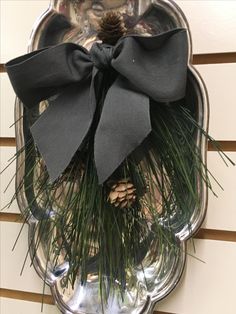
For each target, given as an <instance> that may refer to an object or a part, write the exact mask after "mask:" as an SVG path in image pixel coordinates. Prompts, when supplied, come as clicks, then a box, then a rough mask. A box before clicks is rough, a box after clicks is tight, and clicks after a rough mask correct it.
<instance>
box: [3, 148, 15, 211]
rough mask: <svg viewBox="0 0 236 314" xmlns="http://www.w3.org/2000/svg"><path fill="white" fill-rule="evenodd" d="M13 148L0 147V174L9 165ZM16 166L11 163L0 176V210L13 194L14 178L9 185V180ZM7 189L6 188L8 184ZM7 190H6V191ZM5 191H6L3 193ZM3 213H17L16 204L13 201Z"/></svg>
mask: <svg viewBox="0 0 236 314" xmlns="http://www.w3.org/2000/svg"><path fill="white" fill-rule="evenodd" d="M15 151H16V148H15V147H0V172H1V171H2V170H3V169H4V168H5V167H6V166H7V165H9V162H8V161H9V159H10V158H12V157H13V156H14V154H15ZM15 167H16V164H15V162H13V163H12V164H11V165H9V167H8V168H7V169H6V170H5V171H4V172H3V173H2V174H1V175H0V209H3V208H4V207H5V206H6V205H8V204H9V202H10V201H11V199H12V197H13V195H14V193H15V178H14V179H13V181H12V182H11V183H10V180H11V179H12V178H13V176H14V175H15ZM9 183H10V185H9V187H8V188H7V186H8V184H9ZM6 188H7V190H6ZM5 190H6V191H5ZM4 212H11V213H19V209H18V205H17V202H16V201H14V202H13V203H12V204H11V206H10V207H9V208H8V207H7V208H4Z"/></svg>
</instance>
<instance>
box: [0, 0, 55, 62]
mask: <svg viewBox="0 0 236 314" xmlns="http://www.w3.org/2000/svg"><path fill="white" fill-rule="evenodd" d="M48 5H49V0H24V1H23V0H15V1H12V0H1V1H0V6H1V21H0V31H1V34H0V35H1V36H0V62H1V63H5V62H7V61H8V60H9V59H12V58H14V57H17V56H18V55H20V54H24V53H26V51H27V47H28V41H29V37H30V34H31V30H32V27H33V24H34V23H35V21H36V19H37V18H38V17H39V16H40V15H41V13H43V12H44V11H46V9H47V8H48Z"/></svg>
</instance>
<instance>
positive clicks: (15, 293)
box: [0, 288, 54, 304]
mask: <svg viewBox="0 0 236 314" xmlns="http://www.w3.org/2000/svg"><path fill="white" fill-rule="evenodd" d="M0 297H3V298H10V299H16V300H24V301H30V302H39V303H41V302H42V300H43V302H44V303H45V304H54V301H53V298H52V296H51V295H44V296H43V295H42V294H39V293H32V292H25V291H20V290H10V289H3V288H0Z"/></svg>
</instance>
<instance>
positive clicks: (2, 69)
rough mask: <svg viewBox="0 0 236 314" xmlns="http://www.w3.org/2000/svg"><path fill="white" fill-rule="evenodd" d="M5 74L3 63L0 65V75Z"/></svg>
mask: <svg viewBox="0 0 236 314" xmlns="http://www.w3.org/2000/svg"><path fill="white" fill-rule="evenodd" d="M3 72H6V69H5V67H4V64H3V63H0V73H3Z"/></svg>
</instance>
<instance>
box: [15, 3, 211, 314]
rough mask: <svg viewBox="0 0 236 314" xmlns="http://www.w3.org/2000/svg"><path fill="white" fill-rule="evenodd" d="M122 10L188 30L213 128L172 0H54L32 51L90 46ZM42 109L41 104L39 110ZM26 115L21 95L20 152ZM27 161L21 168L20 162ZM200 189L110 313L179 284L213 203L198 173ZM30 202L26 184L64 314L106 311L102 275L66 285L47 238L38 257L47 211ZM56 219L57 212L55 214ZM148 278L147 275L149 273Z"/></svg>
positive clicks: (129, 16)
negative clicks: (103, 21) (104, 20)
mask: <svg viewBox="0 0 236 314" xmlns="http://www.w3.org/2000/svg"><path fill="white" fill-rule="evenodd" d="M109 10H112V11H119V12H120V13H121V14H122V15H123V16H124V19H126V21H127V23H129V24H130V25H131V26H133V27H134V28H135V30H136V31H137V32H138V33H142V34H144V35H145V34H150V33H152V34H153V33H155V34H157V33H158V32H160V31H164V30H168V29H172V28H174V27H183V28H186V29H187V30H188V40H189V60H188V68H189V70H188V84H189V86H190V88H189V90H190V93H192V95H191V96H193V99H194V104H193V107H194V114H195V116H196V117H197V122H198V124H199V125H200V126H201V127H202V128H204V129H205V130H206V131H207V130H208V97H207V92H206V88H205V85H204V83H203V81H202V79H201V77H200V75H199V73H198V72H197V71H196V69H195V68H194V67H193V66H192V64H191V62H192V43H191V35H190V31H189V26H188V23H187V20H186V18H185V16H184V14H183V12H182V11H181V9H180V8H179V7H178V6H177V5H176V4H175V3H174V2H173V1H171V0H103V1H102V0H100V1H99V0H97V1H91V0H51V3H50V6H49V8H48V9H47V11H46V12H45V13H44V14H43V15H42V16H41V17H40V18H39V19H38V20H37V22H36V23H35V25H34V28H33V31H32V35H31V38H30V44H29V52H30V51H33V50H36V49H39V48H42V47H46V46H49V45H54V44H57V43H61V42H75V43H80V44H82V45H84V46H85V47H86V48H88V49H89V48H90V47H91V45H92V43H93V42H94V41H96V40H97V38H96V29H97V25H98V21H99V19H100V18H101V16H102V14H103V13H104V12H106V11H109ZM38 111H40V109H39V110H38ZM23 114H24V108H23V104H22V103H21V102H20V101H19V99H16V104H15V120H16V121H18V120H19V122H18V123H16V141H17V151H18V152H19V151H20V149H21V148H22V147H24V145H25V143H26V142H27V138H28V136H29V125H30V124H32V123H33V121H34V120H35V118H36V117H37V115H38V113H35V116H32V117H31V119H32V121H29V120H27V121H26V119H20V117H21V116H22V115H23ZM196 141H197V145H198V146H199V147H200V149H201V153H202V159H203V162H205V163H206V151H207V142H206V139H205V137H203V136H202V135H200V133H199V134H197V136H196ZM20 166H21V167H20ZM19 167H20V170H19V171H17V177H16V188H19V187H20V183H21V181H22V178H23V176H24V173H25V170H26V169H25V168H26V167H27V165H26V163H25V153H24V152H22V153H20V154H19V156H18V158H17V168H19ZM197 189H198V193H199V195H200V197H201V204H200V206H199V207H197V208H190V212H191V219H190V225H189V224H187V222H186V220H185V219H184V217H182V216H181V214H180V213H178V212H175V213H173V217H172V221H171V226H172V227H171V230H172V231H171V235H169V236H171V237H173V238H174V240H175V243H176V246H175V248H173V247H172V246H170V245H168V243H166V246H165V247H164V248H161V249H159V250H157V251H156V253H155V254H156V255H155V258H154V257H153V256H152V254H151V253H150V254H147V255H146V256H145V258H144V259H143V261H142V265H143V269H141V268H140V267H136V268H135V269H134V271H133V273H132V275H130V278H129V279H130V280H134V281H135V288H132V289H128V288H127V291H126V293H125V296H124V300H123V301H122V300H121V299H120V298H119V297H114V298H113V299H112V300H108V304H107V306H106V307H105V309H104V313H106V314H121V313H123V314H125V313H127V314H128V313H129V314H141V313H145V314H147V313H152V312H153V309H154V307H155V305H156V303H157V302H158V301H160V300H161V299H163V298H164V297H166V296H167V295H168V294H169V293H170V292H171V291H172V290H173V289H174V288H175V287H176V285H177V284H178V282H179V280H180V277H181V275H182V273H183V270H184V266H185V260H186V241H187V240H188V239H189V238H191V237H192V236H193V235H194V234H195V233H196V232H197V230H198V229H199V227H200V226H201V223H202V221H203V219H204V217H205V213H206V206H207V188H206V185H205V184H204V182H203V181H202V180H201V179H200V178H197ZM29 202H30V193H29V191H25V189H24V187H20V193H19V194H18V204H19V207H20V209H21V211H22V213H23V215H25V217H26V218H27V223H28V225H29V244H31V245H30V253H31V258H32V260H33V265H34V267H35V269H36V271H37V273H38V274H39V276H40V277H41V278H42V279H43V280H44V281H45V282H46V284H48V285H49V286H50V288H51V291H52V295H53V298H54V299H55V302H56V304H57V306H58V308H59V309H60V310H61V312H62V313H67V314H76V313H77V314H82V313H84V314H85V313H86V314H95V313H102V308H101V304H100V301H99V297H98V289H99V288H98V278H97V276H96V274H95V275H94V274H91V276H90V280H89V281H88V283H87V285H86V286H85V287H82V286H81V285H80V281H79V274H78V282H77V284H76V285H75V287H74V289H72V288H71V287H68V288H65V287H63V276H65V274H66V272H67V271H68V267H69V266H68V263H67V262H65V261H63V256H61V258H60V263H59V264H58V266H57V267H56V268H50V265H47V257H46V251H47V250H46V248H47V245H48V243H46V242H44V241H43V239H42V241H41V244H40V246H39V247H38V249H37V254H36V256H33V255H34V249H35V247H34V246H35V245H36V236H37V235H36V234H35V228H36V226H37V223H38V221H39V220H40V219H42V217H43V215H44V214H45V213H43V212H42V210H41V209H40V207H39V206H37V204H35V206H33V209H32V210H31V211H30V212H29V211H26V210H25V209H26V208H27V207H28V205H29ZM52 219H53V217H52ZM166 223H167V222H166V221H165V218H161V219H160V224H162V226H163V230H164V232H170V231H169V229H168V230H167V228H165V225H166ZM157 244H158V238H156V239H153V241H152V244H151V246H150V252H151V251H152V246H156V245H157ZM143 272H144V273H145V280H144V273H143Z"/></svg>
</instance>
